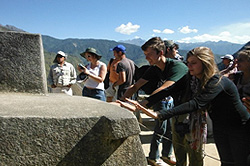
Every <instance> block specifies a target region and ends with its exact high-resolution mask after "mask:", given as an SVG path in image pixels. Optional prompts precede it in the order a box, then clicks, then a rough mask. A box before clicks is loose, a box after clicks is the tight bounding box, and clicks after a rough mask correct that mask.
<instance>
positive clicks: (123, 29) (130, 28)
mask: <svg viewBox="0 0 250 166" xmlns="http://www.w3.org/2000/svg"><path fill="white" fill-rule="evenodd" d="M139 28H140V25H136V24H135V25H133V24H132V23H131V22H128V23H127V25H125V24H122V25H120V26H119V27H117V28H116V29H115V31H116V32H119V33H121V34H125V35H130V34H132V33H135V32H137V31H138V29H139Z"/></svg>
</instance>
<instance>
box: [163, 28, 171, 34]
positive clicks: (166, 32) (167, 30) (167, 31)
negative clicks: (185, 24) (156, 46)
mask: <svg viewBox="0 0 250 166" xmlns="http://www.w3.org/2000/svg"><path fill="white" fill-rule="evenodd" d="M162 33H165V34H173V33H174V31H173V30H171V29H164V30H163V31H162Z"/></svg>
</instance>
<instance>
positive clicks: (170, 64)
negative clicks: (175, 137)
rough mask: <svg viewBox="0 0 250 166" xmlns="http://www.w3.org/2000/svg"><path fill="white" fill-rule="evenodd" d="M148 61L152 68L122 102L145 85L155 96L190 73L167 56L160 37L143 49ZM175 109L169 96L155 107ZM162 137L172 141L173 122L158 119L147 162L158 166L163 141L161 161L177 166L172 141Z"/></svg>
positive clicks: (183, 65)
mask: <svg viewBox="0 0 250 166" xmlns="http://www.w3.org/2000/svg"><path fill="white" fill-rule="evenodd" d="M141 48H142V50H143V52H144V54H145V56H146V60H147V61H148V62H149V64H150V65H151V66H150V67H149V68H146V69H147V70H146V71H145V74H144V75H143V76H142V77H141V78H140V79H139V80H138V81H137V82H136V83H135V84H133V85H132V86H130V88H128V90H127V91H126V92H125V94H124V95H123V97H122V99H124V98H129V97H131V96H132V94H134V93H135V92H137V91H138V90H139V89H140V88H141V87H143V86H144V85H146V84H150V85H151V87H150V89H151V91H149V90H148V89H147V91H148V93H149V94H154V93H156V92H158V91H160V90H161V89H164V88H166V87H168V86H170V85H172V84H173V83H174V82H176V81H177V80H178V79H180V78H181V77H182V76H183V75H185V74H186V72H187V67H186V65H185V64H183V63H182V62H178V61H175V60H172V59H169V58H166V57H165V45H164V42H163V41H162V39H161V38H160V37H153V38H151V39H149V40H148V41H147V42H146V43H145V44H144V45H142V46H141ZM171 107H173V99H172V98H171V97H166V98H165V99H163V100H161V101H160V102H158V103H157V104H155V105H154V106H153V109H154V111H163V112H164V111H166V110H167V109H170V108H171ZM159 135H163V136H165V137H167V138H169V139H172V133H171V125H170V121H168V120H165V121H158V120H156V123H155V127H154V133H153V137H152V139H151V144H150V152H149V157H148V159H147V160H148V163H149V164H151V165H156V164H157V161H158V160H159V158H160V156H159V149H158V148H159V144H160V143H161V142H162V145H163V148H162V157H161V158H162V160H163V161H164V162H166V163H168V164H171V165H175V164H176V162H175V161H174V159H173V157H172V142H171V141H169V140H167V139H162V137H161V136H159Z"/></svg>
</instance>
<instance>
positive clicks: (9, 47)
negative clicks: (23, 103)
mask: <svg viewBox="0 0 250 166" xmlns="http://www.w3.org/2000/svg"><path fill="white" fill-rule="evenodd" d="M0 91H2V92H28V93H47V82H46V74H45V65H44V53H43V46H42V39H41V35H40V34H29V33H17V32H0Z"/></svg>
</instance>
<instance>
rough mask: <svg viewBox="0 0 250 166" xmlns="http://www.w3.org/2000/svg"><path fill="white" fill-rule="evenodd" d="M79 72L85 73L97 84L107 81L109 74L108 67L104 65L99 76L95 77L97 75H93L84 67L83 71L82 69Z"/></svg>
mask: <svg viewBox="0 0 250 166" xmlns="http://www.w3.org/2000/svg"><path fill="white" fill-rule="evenodd" d="M78 70H79V67H78ZM79 71H80V72H84V73H85V74H87V75H88V76H89V77H91V78H92V79H94V80H95V81H96V82H98V83H101V82H103V81H104V79H105V76H106V73H107V67H106V65H102V66H101V68H100V72H99V75H98V76H97V75H95V74H92V73H91V72H90V71H89V70H88V69H87V68H86V67H83V69H80V70H79Z"/></svg>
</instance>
